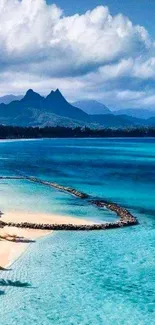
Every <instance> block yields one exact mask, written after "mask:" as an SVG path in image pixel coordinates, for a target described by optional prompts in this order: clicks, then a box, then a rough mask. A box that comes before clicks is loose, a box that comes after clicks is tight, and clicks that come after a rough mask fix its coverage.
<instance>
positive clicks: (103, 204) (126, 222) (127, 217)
mask: <svg viewBox="0 0 155 325" xmlns="http://www.w3.org/2000/svg"><path fill="white" fill-rule="evenodd" d="M0 179H25V180H28V181H31V182H34V183H39V184H42V185H45V186H49V187H53V188H56V189H58V190H60V191H64V192H67V193H69V194H72V195H74V196H76V197H78V198H80V199H87V200H88V203H89V204H92V205H95V206H96V207H98V208H101V209H104V208H106V209H108V210H111V211H112V212H114V213H116V215H117V216H118V217H119V220H118V221H115V222H106V223H103V224H91V225H90V224H86V225H75V224H37V223H27V222H24V223H13V222H8V223H5V222H0V226H1V227H4V226H9V227H18V228H30V229H42V230H87V231H88V230H106V229H113V228H121V227H128V226H134V225H137V224H138V220H137V218H136V217H134V216H133V215H132V214H131V213H130V212H129V211H128V210H127V209H126V208H124V207H121V206H120V205H118V204H117V203H113V202H108V201H105V200H96V199H93V197H90V196H89V195H88V194H87V193H84V192H80V191H77V190H76V189H74V188H72V187H66V186H63V185H59V184H57V183H53V182H49V181H44V180H41V179H38V178H36V177H33V176H15V177H13V176H0Z"/></svg>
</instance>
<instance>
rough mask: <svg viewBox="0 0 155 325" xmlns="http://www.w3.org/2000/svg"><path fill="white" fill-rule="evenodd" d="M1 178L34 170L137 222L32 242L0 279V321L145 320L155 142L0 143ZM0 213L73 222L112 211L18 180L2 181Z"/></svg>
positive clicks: (150, 319)
mask: <svg viewBox="0 0 155 325" xmlns="http://www.w3.org/2000/svg"><path fill="white" fill-rule="evenodd" d="M0 174H1V175H17V174H25V175H35V176H38V177H40V178H42V179H47V180H52V181H56V182H58V183H60V184H63V185H69V186H72V187H75V188H77V189H79V190H82V191H85V192H87V193H89V194H90V195H94V196H97V197H103V198H105V199H111V200H113V201H116V202H118V203H119V204H121V205H123V206H125V207H127V208H128V209H129V210H130V211H131V212H132V213H134V214H135V215H136V216H137V217H138V220H139V222H140V225H139V226H136V227H132V228H127V229H116V230H110V231H100V232H91V233H81V232H77V233H72V232H57V233H55V234H54V235H50V236H48V237H46V238H42V239H40V240H39V241H38V242H37V243H35V244H32V245H31V246H30V247H29V249H28V251H27V252H26V253H25V254H24V255H23V256H22V257H21V258H20V259H19V260H18V261H16V262H15V263H14V265H13V266H12V270H11V271H8V272H1V277H2V278H4V279H11V280H12V281H16V280H20V281H21V282H27V283H28V284H29V285H30V287H29V288H20V287H10V286H8V287H3V286H1V288H0V290H4V292H5V294H2V295H1V296H0V300H1V303H0V324H3V325H12V324H13V325H15V324H22V325H28V324H29V325H33V324H43V325H49V324H56V325H57V324H63V325H68V324H74V325H75V324H80V325H81V324H82V325H83V324H84V325H86V324H87V325H89V324H97V325H98V324H99V325H100V324H104V325H113V324H116V325H118V324H120V325H122V324H124V325H147V324H150V325H153V324H154V319H155V199H154V198H155V186H154V183H155V140H154V139H132V140H130V139H52V140H32V141H10V142H0ZM0 194H1V198H0V209H1V210H2V211H4V212H5V211H7V210H9V209H14V210H17V209H19V207H20V209H24V210H26V209H27V210H29V211H31V210H32V211H35V212H37V211H38V212H48V213H49V212H55V213H58V214H64V215H72V216H75V217H78V218H81V217H82V218H85V219H86V218H87V219H93V220H97V221H98V220H100V221H101V220H104V219H105V220H107V219H108V220H112V219H113V218H114V216H113V215H112V214H108V213H106V212H105V214H104V215H103V213H102V214H101V213H100V211H99V210H97V209H95V208H93V207H91V206H88V205H87V204H86V203H84V202H83V201H81V200H79V199H76V198H74V197H72V196H69V195H67V194H64V193H61V192H58V191H55V190H52V189H50V188H46V187H44V186H40V185H34V184H33V183H32V184H31V183H28V182H25V181H1V182H0Z"/></svg>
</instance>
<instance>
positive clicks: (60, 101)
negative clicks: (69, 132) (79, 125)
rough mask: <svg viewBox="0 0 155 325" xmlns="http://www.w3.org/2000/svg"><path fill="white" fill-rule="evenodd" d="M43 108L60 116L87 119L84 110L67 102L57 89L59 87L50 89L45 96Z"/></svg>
mask: <svg viewBox="0 0 155 325" xmlns="http://www.w3.org/2000/svg"><path fill="white" fill-rule="evenodd" d="M44 108H45V109H46V110H48V111H49V110H50V111H52V112H53V113H54V114H58V115H60V116H65V117H69V118H73V119H77V120H82V121H87V120H88V114H86V113H85V112H83V110H81V109H79V108H77V107H76V106H73V105H71V104H70V103H68V102H67V100H66V99H65V98H64V97H63V95H62V94H61V92H60V91H59V89H57V90H56V91H51V93H50V94H49V95H48V96H47V97H46V98H45V101H44Z"/></svg>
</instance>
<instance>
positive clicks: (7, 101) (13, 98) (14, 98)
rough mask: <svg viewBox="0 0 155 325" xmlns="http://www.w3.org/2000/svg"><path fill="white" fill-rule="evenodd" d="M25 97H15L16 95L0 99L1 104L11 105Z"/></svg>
mask: <svg viewBox="0 0 155 325" xmlns="http://www.w3.org/2000/svg"><path fill="white" fill-rule="evenodd" d="M22 98H23V96H22V95H21V96H15V95H6V96H3V97H0V104H2V103H3V104H10V103H11V102H13V101H14V100H21V99H22Z"/></svg>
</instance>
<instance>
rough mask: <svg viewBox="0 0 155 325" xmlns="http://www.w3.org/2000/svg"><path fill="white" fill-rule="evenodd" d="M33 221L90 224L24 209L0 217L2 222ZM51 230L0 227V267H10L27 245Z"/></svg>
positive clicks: (80, 220)
mask: <svg viewBox="0 0 155 325" xmlns="http://www.w3.org/2000/svg"><path fill="white" fill-rule="evenodd" d="M32 220H33V221H34V222H35V223H38V224H39V223H40V222H43V223H46V222H51V223H57V224H68V223H74V224H76V225H80V224H83V225H84V224H86V223H87V224H92V222H91V221H88V220H84V219H78V218H73V217H69V216H60V215H54V214H38V213H26V212H24V211H14V212H7V213H6V214H3V215H2V217H1V221H4V222H31V221H32ZM52 232H53V231H49V230H39V229H22V228H17V227H7V226H5V227H4V228H0V236H1V240H0V268H1V270H3V269H4V270H5V268H6V269H7V268H8V267H10V266H11V265H12V264H13V263H14V262H15V261H16V260H17V259H18V258H19V257H20V256H21V255H22V254H23V253H24V252H25V251H26V250H27V248H28V247H29V245H31V244H35V241H36V240H38V239H39V238H41V237H43V236H46V235H48V234H50V233H52Z"/></svg>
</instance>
